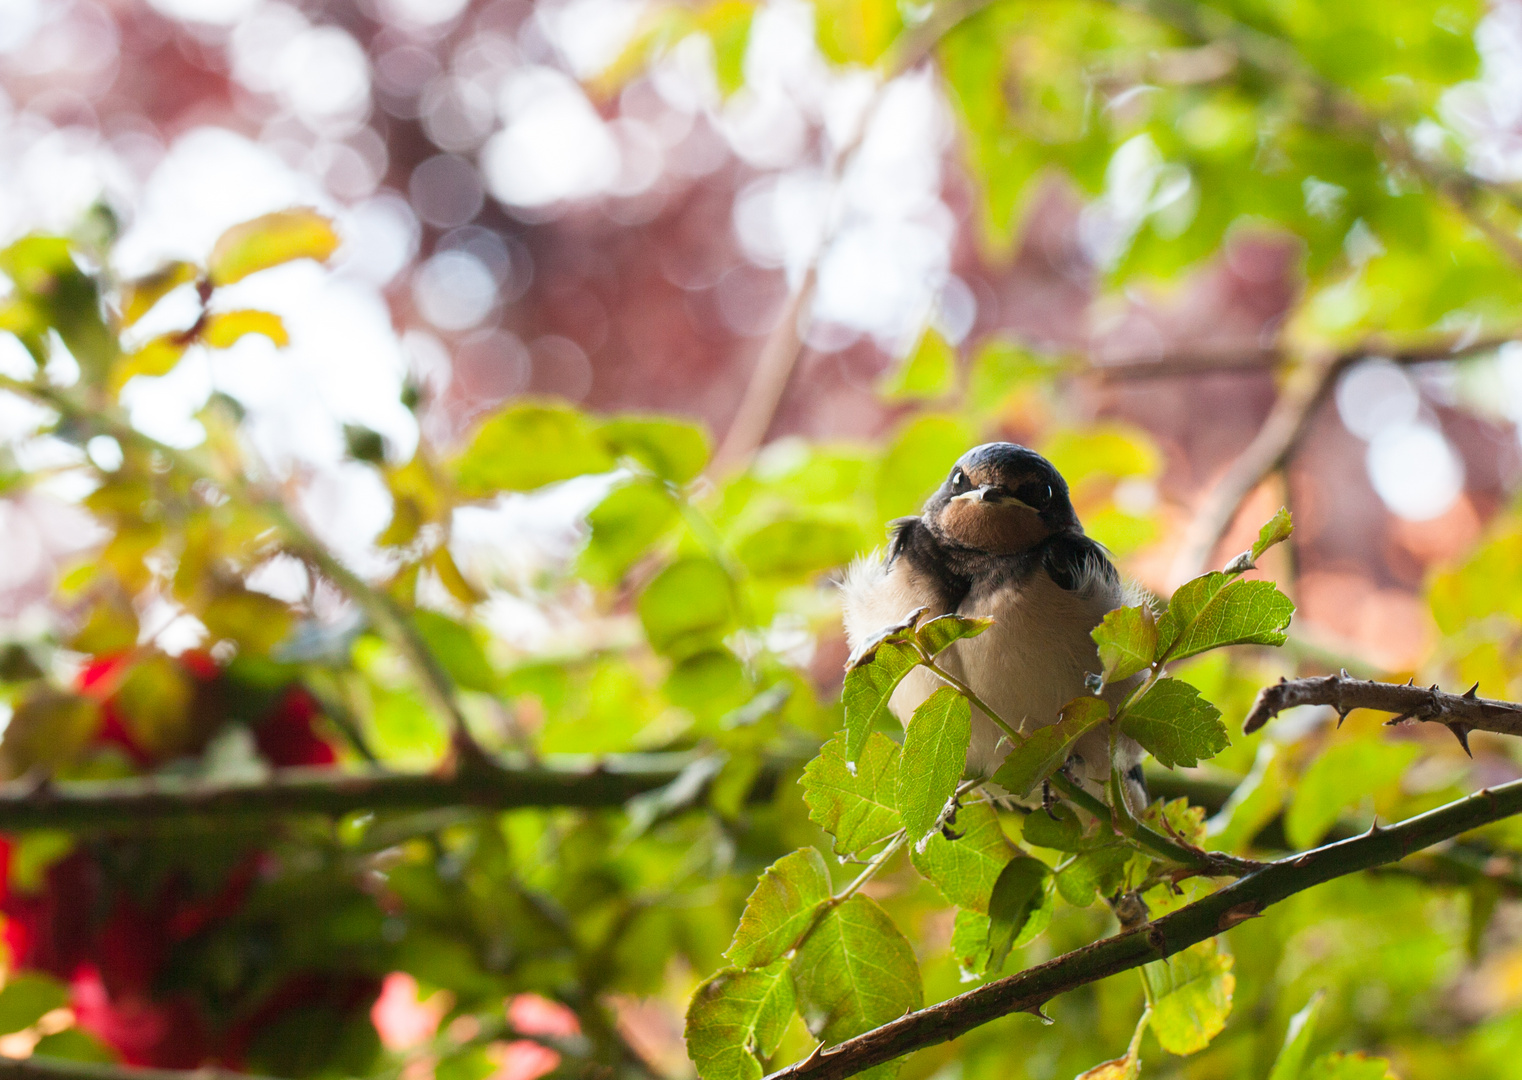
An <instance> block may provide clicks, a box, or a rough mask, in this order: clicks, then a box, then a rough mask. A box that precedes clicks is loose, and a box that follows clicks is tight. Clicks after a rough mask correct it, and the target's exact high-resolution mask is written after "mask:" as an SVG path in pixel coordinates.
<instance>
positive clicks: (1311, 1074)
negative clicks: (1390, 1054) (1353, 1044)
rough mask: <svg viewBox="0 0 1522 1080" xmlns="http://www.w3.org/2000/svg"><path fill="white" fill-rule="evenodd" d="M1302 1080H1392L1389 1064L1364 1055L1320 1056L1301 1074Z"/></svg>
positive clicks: (1337, 1054) (1335, 1054)
mask: <svg viewBox="0 0 1522 1080" xmlns="http://www.w3.org/2000/svg"><path fill="white" fill-rule="evenodd" d="M1301 1076H1302V1078H1303V1080H1394V1077H1395V1074H1394V1073H1393V1072H1391V1071H1390V1063H1389V1062H1388V1061H1386V1060H1385V1059H1384V1058H1377V1057H1369V1056H1368V1055H1366V1054H1339V1053H1331V1054H1322V1055H1321V1056H1320V1057H1319V1058H1317V1059H1316V1060H1315V1061H1313V1062H1311V1064H1310V1067H1309V1068H1308V1069H1306V1070H1305V1072H1303V1073H1302V1074H1301Z"/></svg>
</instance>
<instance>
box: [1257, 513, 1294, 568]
mask: <svg viewBox="0 0 1522 1080" xmlns="http://www.w3.org/2000/svg"><path fill="white" fill-rule="evenodd" d="M1294 531H1295V523H1294V520H1293V519H1292V518H1291V517H1290V513H1289V510H1287V509H1286V508H1285V507H1282V506H1281V507H1279V512H1278V513H1277V514H1275V515H1274V516H1273V517H1271V518H1269V519H1268V522H1267V524H1265V525H1264V526H1263V528H1261V529H1259V530H1258V539H1257V540H1255V541H1254V542H1253V545H1252V550H1251V551H1250V552H1249V553H1248V559H1249V561H1251V562H1252V563H1254V564H1256V563H1257V561H1258V557H1259V556H1260V555H1262V554H1263V553H1264V552H1265V551H1267V550H1268V549H1269V548H1271V547H1273V546H1274V545H1275V544H1282V543H1283V542H1284V541H1286V540H1288V539H1289V538H1290V534H1291V533H1293V532H1294Z"/></svg>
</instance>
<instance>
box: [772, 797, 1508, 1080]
mask: <svg viewBox="0 0 1522 1080" xmlns="http://www.w3.org/2000/svg"><path fill="white" fill-rule="evenodd" d="M1519 812H1522V780H1516V781H1513V782H1511V783H1509V784H1504V785H1502V786H1500V787H1495V788H1486V789H1484V790H1482V791H1477V792H1475V793H1474V794H1473V795H1469V796H1466V797H1465V798H1462V799H1459V800H1457V801H1456V802H1452V803H1449V804H1448V805H1446V806H1442V807H1439V808H1438V809H1436V810H1431V811H1428V812H1427V813H1425V814H1419V815H1417V816H1416V817H1413V818H1410V819H1408V820H1406V821H1403V822H1401V823H1400V824H1399V825H1394V826H1391V827H1390V828H1385V829H1371V830H1370V831H1368V832H1366V833H1363V834H1361V835H1359V836H1356V837H1353V838H1351V839H1347V840H1340V841H1337V842H1336V843H1332V844H1327V845H1325V846H1324V847H1320V848H1316V849H1314V850H1312V851H1308V852H1305V853H1304V854H1300V855H1291V856H1288V857H1286V858H1284V859H1281V860H1279V861H1277V862H1273V863H1269V864H1268V865H1267V866H1265V867H1263V868H1262V869H1261V870H1258V871H1257V872H1255V873H1253V874H1249V875H1248V876H1247V877H1244V878H1242V879H1241V880H1239V881H1236V882H1233V883H1232V884H1230V885H1228V886H1227V887H1226V888H1224V889H1222V890H1220V891H1219V892H1216V893H1212V894H1211V895H1209V896H1207V897H1204V898H1203V899H1200V900H1196V901H1195V902H1194V903H1192V904H1188V905H1186V906H1185V907H1182V908H1179V909H1178V910H1177V911H1174V912H1172V913H1171V914H1168V915H1165V916H1163V917H1162V918H1161V919H1158V920H1157V921H1156V922H1153V923H1150V924H1147V925H1144V926H1142V927H1139V928H1137V929H1135V930H1130V931H1127V932H1125V933H1122V934H1117V935H1116V936H1114V937H1110V938H1106V939H1104V940H1102V941H1097V942H1095V943H1093V944H1092V945H1087V946H1084V947H1083V948H1081V949H1077V950H1075V951H1073V952H1070V953H1067V954H1066V955H1064V956H1059V957H1057V958H1056V959H1054V960H1050V961H1048V962H1046V963H1044V964H1040V965H1038V966H1036V967H1033V968H1030V969H1029V970H1027V971H1022V972H1020V973H1019V974H1018V975H1011V976H1009V977H1008V978H1005V979H1000V980H998V981H997V982H992V983H989V984H987V985H986V986H980V987H978V988H977V989H975V990H970V991H968V992H967V993H965V994H960V995H958V996H957V997H954V998H951V999H949V1000H947V1001H943V1002H941V1003H939V1004H937V1005H932V1006H930V1007H929V1008H927V1009H921V1010H920V1011H918V1012H912V1013H909V1014H907V1015H906V1016H903V1017H901V1018H900V1019H898V1020H894V1021H892V1022H891V1023H888V1024H884V1025H883V1026H882V1027H879V1028H876V1029H874V1030H872V1031H869V1032H867V1033H866V1034H864V1035H858V1036H856V1037H855V1038H853V1039H848V1040H846V1041H845V1042H843V1043H840V1044H839V1045H837V1046H833V1047H830V1048H829V1049H826V1050H823V1051H819V1052H816V1053H814V1054H812V1055H810V1056H809V1057H808V1058H806V1059H804V1060H803V1061H800V1062H798V1063H796V1064H794V1065H790V1066H788V1067H787V1068H785V1069H780V1070H778V1071H777V1072H774V1073H772V1074H771V1076H770V1077H768V1080H844V1078H845V1077H848V1076H853V1075H855V1074H857V1073H859V1072H862V1071H864V1070H866V1069H869V1068H871V1067H872V1066H874V1065H880V1064H883V1063H884V1062H888V1061H892V1060H893V1059H894V1058H897V1057H901V1056H903V1055H904V1054H907V1053H910V1052H912V1051H914V1050H919V1049H921V1048H923V1047H926V1046H933V1045H935V1044H937V1043H942V1042H946V1041H948V1040H950V1039H954V1038H956V1037H957V1036H959V1035H962V1034H965V1033H966V1032H968V1031H971V1030H972V1029H973V1028H976V1027H979V1026H981V1025H983V1024H986V1023H989V1022H990V1021H992V1020H996V1019H998V1018H999V1017H1001V1016H1008V1015H1010V1014H1011V1013H1017V1012H1036V1011H1038V1010H1039V1009H1040V1008H1041V1006H1042V1005H1044V1004H1045V1003H1046V1002H1048V1001H1051V1000H1052V999H1053V998H1055V997H1058V996H1060V995H1062V994H1065V993H1067V992H1068V991H1069V990H1074V989H1077V988H1078V987H1080V986H1085V985H1087V984H1088V983H1091V982H1097V981H1098V980H1100V979H1103V978H1106V977H1108V976H1110V975H1114V974H1117V973H1119V972H1122V971H1128V970H1130V969H1132V968H1137V967H1140V966H1141V965H1143V964H1147V963H1151V962H1152V961H1154V960H1161V959H1164V958H1165V957H1168V956H1172V955H1173V954H1175V953H1177V952H1180V951H1182V950H1183V949H1186V948H1188V947H1189V946H1190V945H1193V944H1195V943H1197V942H1200V941H1204V940H1206V939H1207V938H1212V937H1215V936H1216V935H1217V934H1219V933H1222V932H1223V931H1225V930H1229V929H1231V928H1232V927H1233V926H1236V925H1237V924H1238V923H1241V922H1244V921H1246V920H1248V919H1252V918H1256V917H1257V916H1259V915H1261V914H1262V913H1263V911H1264V910H1265V909H1266V908H1268V907H1269V906H1270V905H1271V904H1276V903H1278V902H1279V901H1281V900H1284V899H1285V898H1287V897H1290V896H1293V895H1294V894H1296V893H1299V892H1304V891H1305V890H1306V889H1309V888H1312V887H1313V886H1316V885H1320V884H1322V883H1324V882H1327V881H1331V880H1332V879H1334V878H1338V877H1342V876H1344V875H1347V874H1352V873H1357V872H1358V871H1360V870H1369V869H1372V868H1374V867H1376V866H1382V865H1384V864H1386V863H1393V862H1398V861H1399V860H1401V859H1403V858H1405V857H1406V856H1407V855H1410V854H1411V853H1412V852H1416V851H1421V850H1422V849H1424V848H1428V847H1431V846H1432V845H1434V844H1438V843H1441V842H1443V841H1445V840H1449V839H1452V838H1453V837H1455V836H1458V835H1459V834H1461V833H1465V832H1468V831H1470V830H1472V829H1476V828H1479V827H1480V826H1482V825H1487V824H1489V823H1490V822H1493V821H1499V820H1500V819H1502V818H1505V817H1510V816H1511V815H1513V814H1516V813H1519Z"/></svg>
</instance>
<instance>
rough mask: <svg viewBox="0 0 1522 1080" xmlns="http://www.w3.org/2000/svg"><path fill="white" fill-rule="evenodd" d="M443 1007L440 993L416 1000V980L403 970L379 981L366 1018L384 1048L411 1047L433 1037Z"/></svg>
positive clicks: (400, 1048) (442, 997) (442, 1014)
mask: <svg viewBox="0 0 1522 1080" xmlns="http://www.w3.org/2000/svg"><path fill="white" fill-rule="evenodd" d="M446 1009H447V1006H446V1004H445V1001H444V995H443V994H442V993H435V994H432V995H430V996H429V997H428V998H427V999H423V1000H420V999H419V998H418V985H417V980H416V979H414V978H413V977H412V976H411V975H408V974H407V973H406V972H405V971H393V972H392V973H391V974H390V975H387V976H386V978H385V981H384V982H382V983H381V992H380V996H379V997H378V998H376V999H375V1004H374V1005H373V1006H371V1008H370V1019H371V1021H372V1022H373V1023H374V1024H375V1030H376V1033H377V1034H379V1035H380V1041H381V1045H382V1046H384V1047H385V1048H386V1049H387V1050H411V1049H412V1048H413V1047H416V1046H420V1045H422V1044H423V1043H425V1042H427V1041H428V1040H429V1039H431V1038H433V1034H434V1032H436V1031H438V1029H439V1021H440V1020H442V1019H443V1018H444V1013H445V1011H446Z"/></svg>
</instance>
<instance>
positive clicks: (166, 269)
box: [122, 262, 196, 326]
mask: <svg viewBox="0 0 1522 1080" xmlns="http://www.w3.org/2000/svg"><path fill="white" fill-rule="evenodd" d="M195 279H196V268H195V267H194V266H192V265H191V264H190V263H188V262H172V263H169V264H168V265H166V266H163V267H160V268H159V269H158V270H155V271H154V272H153V273H151V274H148V275H147V276H146V277H140V278H137V279H136V280H134V281H129V282H127V283H126V284H124V285H123V286H122V325H123V326H131V325H132V324H133V323H135V322H137V321H138V320H139V319H141V318H142V317H143V316H144V315H146V314H148V312H150V311H152V310H153V307H154V305H155V304H157V303H158V302H159V301H160V300H162V299H163V298H164V297H166V296H168V295H169V294H170V293H172V292H173V291H174V290H175V289H178V288H179V287H180V286H181V285H184V284H186V283H187V282H191V281H194V280H195Z"/></svg>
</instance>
